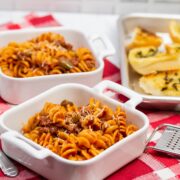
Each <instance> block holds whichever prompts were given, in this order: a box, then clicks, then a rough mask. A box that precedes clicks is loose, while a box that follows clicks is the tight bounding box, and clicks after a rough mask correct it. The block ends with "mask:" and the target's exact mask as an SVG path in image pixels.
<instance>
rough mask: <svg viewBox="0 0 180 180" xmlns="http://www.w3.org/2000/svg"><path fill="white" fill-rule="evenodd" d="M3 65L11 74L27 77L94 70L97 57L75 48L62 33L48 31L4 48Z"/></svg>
mask: <svg viewBox="0 0 180 180" xmlns="http://www.w3.org/2000/svg"><path fill="white" fill-rule="evenodd" d="M0 67H1V70H2V72H3V73H5V74H6V75H8V76H12V77H17V78H27V77H33V76H44V75H51V74H63V73H78V72H88V71H93V70H95V69H96V60H95V58H94V56H93V54H92V53H91V51H90V50H89V49H87V48H84V47H80V48H78V49H76V50H74V49H73V46H72V45H71V44H69V43H67V42H66V41H65V39H64V37H63V36H62V35H60V34H56V33H52V32H47V33H43V34H40V35H39V36H38V37H36V38H33V39H31V40H29V41H25V42H21V43H17V42H11V43H9V44H8V45H7V46H6V47H3V48H1V49H0Z"/></svg>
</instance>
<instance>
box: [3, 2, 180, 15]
mask: <svg viewBox="0 0 180 180" xmlns="http://www.w3.org/2000/svg"><path fill="white" fill-rule="evenodd" d="M0 10H31V11H32V10H33V11H35V10H41V11H59V12H83V13H98V14H103V13H108V14H124V13H129V12H139V11H141V12H156V13H180V0H0Z"/></svg>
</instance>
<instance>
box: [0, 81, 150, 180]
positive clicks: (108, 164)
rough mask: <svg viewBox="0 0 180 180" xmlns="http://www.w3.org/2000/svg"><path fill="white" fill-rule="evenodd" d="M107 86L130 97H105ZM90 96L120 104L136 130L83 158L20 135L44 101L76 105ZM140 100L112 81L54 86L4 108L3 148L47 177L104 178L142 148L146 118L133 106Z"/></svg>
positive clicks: (0, 125)
mask: <svg viewBox="0 0 180 180" xmlns="http://www.w3.org/2000/svg"><path fill="white" fill-rule="evenodd" d="M106 88H108V89H112V90H114V91H117V92H119V93H121V94H123V95H125V96H127V97H129V100H128V101H127V102H126V103H124V104H122V103H120V102H118V101H116V100H114V99H111V98H110V97H107V96H106V95H104V94H103V91H104V90H105V89H106ZM91 97H94V98H95V99H97V100H100V101H101V102H102V103H105V104H107V105H108V106H110V107H111V108H113V109H115V107H117V106H121V107H122V108H123V109H124V110H125V112H126V114H127V121H128V122H130V123H134V124H135V125H137V126H138V128H139V130H137V131H136V132H134V133H133V134H131V135H129V136H128V137H126V138H124V139H122V140H121V141H119V142H117V143H115V144H114V145H112V146H111V147H109V148H108V149H106V150H105V151H103V152H102V153H100V154H99V155H97V156H96V157H94V158H92V159H89V160H85V161H72V160H67V159H64V158H62V157H60V156H58V155H56V154H55V153H53V152H51V151H50V150H48V149H46V148H44V147H42V146H40V145H38V144H36V143H35V142H33V141H32V140H30V139H27V138H26V137H24V136H23V135H22V133H21V128H22V126H23V124H24V123H26V122H27V120H28V119H29V118H30V117H31V116H32V115H34V114H35V113H37V112H39V111H40V110H41V109H42V107H43V105H44V103H45V102H47V101H48V102H53V103H60V102H61V101H62V100H64V99H68V100H70V101H72V102H74V103H75V104H77V105H78V106H79V105H84V104H87V103H88V102H89V99H90V98H91ZM141 101H142V98H141V96H139V95H138V94H136V93H134V92H133V91H131V90H128V89H127V88H125V87H123V86H120V85H118V84H116V83H113V82H111V81H103V82H101V83H99V84H98V85H96V86H95V87H94V88H89V87H87V86H84V85H80V84H64V85H59V86H56V87H54V88H51V89H49V90H48V91H46V92H44V93H42V94H40V95H38V96H36V97H34V98H32V99H30V100H28V101H26V102H24V103H22V104H20V105H18V106H16V107H14V108H12V109H10V110H9V111H6V112H5V113H4V114H3V115H2V116H1V117H0V133H1V134H2V135H1V142H2V149H3V151H4V152H5V153H6V154H7V155H8V156H10V157H11V158H13V159H15V160H16V161H18V162H19V163H21V164H23V165H24V166H26V167H28V168H30V169H32V170H33V171H35V172H37V173H38V174H40V175H42V176H44V177H46V178H48V179H52V180H59V178H63V179H68V180H79V179H83V180H92V179H93V180H99V179H103V178H105V177H107V176H108V175H110V174H111V173H113V172H114V171H116V170H118V169H119V168H121V167H122V166H124V165H126V164H127V163H129V162H130V161H132V160H133V159H135V158H137V157H138V156H140V155H141V154H142V153H143V151H144V148H145V145H146V136H147V129H148V125H149V121H148V118H147V117H146V116H145V115H144V114H143V113H142V112H140V111H138V110H137V109H135V107H136V106H137V105H138V104H139V103H141Z"/></svg>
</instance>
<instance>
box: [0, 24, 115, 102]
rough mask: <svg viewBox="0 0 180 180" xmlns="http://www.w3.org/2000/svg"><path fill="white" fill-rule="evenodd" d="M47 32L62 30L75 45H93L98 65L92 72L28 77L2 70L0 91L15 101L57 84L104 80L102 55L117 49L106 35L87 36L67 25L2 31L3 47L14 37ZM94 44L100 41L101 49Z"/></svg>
mask: <svg viewBox="0 0 180 180" xmlns="http://www.w3.org/2000/svg"><path fill="white" fill-rule="evenodd" d="M44 32H55V33H60V34H62V35H63V36H64V38H65V40H66V41H67V42H69V43H71V44H72V45H73V48H74V49H76V48H79V47H86V48H88V49H90V50H91V52H92V53H93V55H94V56H95V59H96V68H97V69H96V70H94V71H91V72H81V73H70V74H59V75H58V74H57V75H47V76H37V77H29V78H15V77H10V76H7V75H5V74H4V73H2V72H1V71H0V95H1V97H2V98H3V99H4V100H5V101H7V102H9V103H12V104H19V103H22V102H24V101H26V100H27V99H29V98H32V97H34V96H36V95H37V94H40V93H41V92H43V91H45V90H47V89H49V88H51V87H53V86H55V85H58V84H62V83H70V82H71V83H81V84H84V85H87V86H94V85H95V84H97V83H98V82H100V81H101V80H102V73H103V67H104V62H103V58H104V57H106V56H109V55H113V54H114V53H115V50H114V48H113V46H112V45H111V43H110V41H109V40H108V39H107V38H106V37H105V36H98V35H94V36H92V37H89V38H87V37H86V36H85V35H84V34H83V33H82V32H79V31H76V30H72V29H67V28H64V27H53V28H52V27H51V28H39V29H23V30H16V31H5V32H1V33H0V47H3V46H6V45H7V44H8V43H9V42H12V41H15V42H23V41H26V40H30V39H31V38H34V37H36V36H38V35H40V34H42V33H44ZM95 45H96V46H97V45H98V47H99V49H100V47H101V50H97V49H98V48H97V47H96V46H95ZM87 79H88V81H87Z"/></svg>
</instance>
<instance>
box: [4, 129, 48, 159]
mask: <svg viewBox="0 0 180 180" xmlns="http://www.w3.org/2000/svg"><path fill="white" fill-rule="evenodd" d="M1 143H2V148H3V150H4V148H10V147H8V144H10V145H11V147H16V148H17V149H20V150H21V151H23V152H25V153H26V154H28V155H30V156H33V157H34V158H36V159H40V160H42V159H45V158H46V157H48V156H49V150H48V149H45V148H44V149H41V148H39V149H38V148H35V147H33V145H31V142H28V141H27V140H26V139H25V138H24V136H22V135H21V134H19V133H17V132H15V131H8V132H5V133H3V134H2V135H1ZM5 153H6V151H5ZM14 153H16V152H14ZM7 155H8V154H7Z"/></svg>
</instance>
